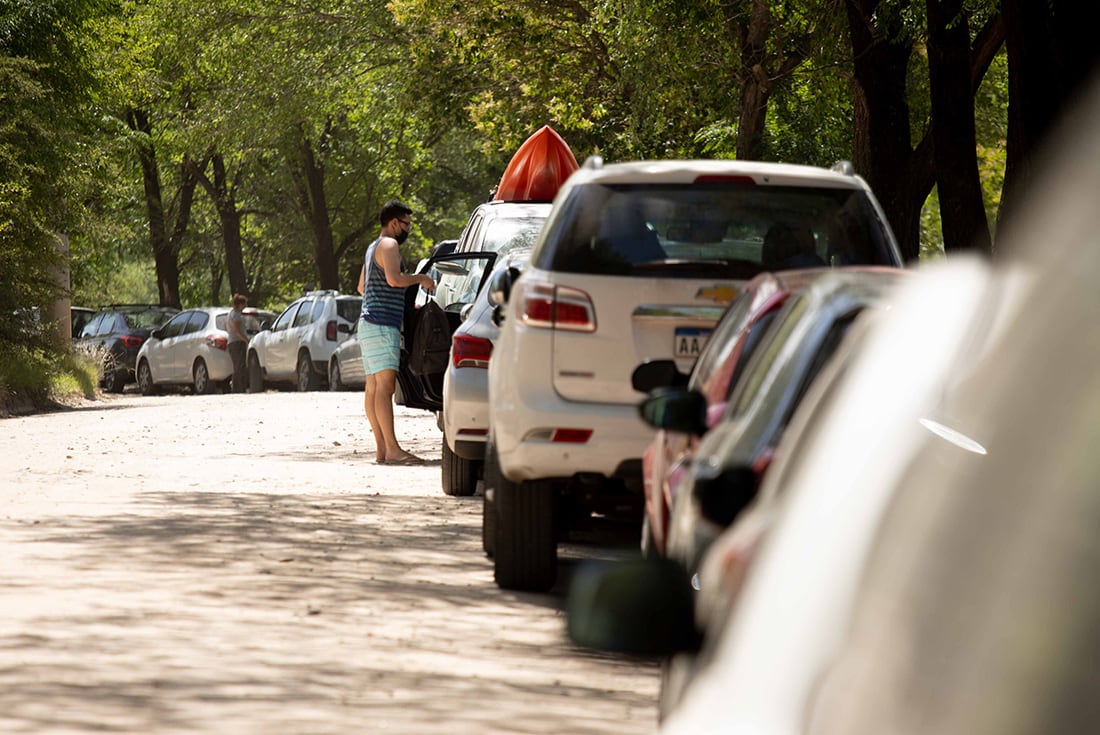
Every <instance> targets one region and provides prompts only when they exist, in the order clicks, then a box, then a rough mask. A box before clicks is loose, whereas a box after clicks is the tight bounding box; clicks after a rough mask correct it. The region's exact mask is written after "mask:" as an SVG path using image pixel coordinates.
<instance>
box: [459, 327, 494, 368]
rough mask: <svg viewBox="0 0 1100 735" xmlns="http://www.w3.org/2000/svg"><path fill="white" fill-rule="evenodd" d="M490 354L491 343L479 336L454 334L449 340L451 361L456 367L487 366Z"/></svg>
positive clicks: (491, 350)
mask: <svg viewBox="0 0 1100 735" xmlns="http://www.w3.org/2000/svg"><path fill="white" fill-rule="evenodd" d="M492 354H493V343H492V342H490V341H489V340H487V339H483V338H481V337H471V336H470V335H468V334H456V335H455V336H454V339H453V340H452V341H451V362H453V363H454V366H455V367H456V368H463V367H476V368H487V367H489V357H490V356H491V355H492Z"/></svg>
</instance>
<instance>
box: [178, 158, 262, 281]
mask: <svg viewBox="0 0 1100 735" xmlns="http://www.w3.org/2000/svg"><path fill="white" fill-rule="evenodd" d="M210 162H211V164H212V169H213V175H214V178H213V180H211V179H210V177H208V176H207V175H206V170H205V169H206V166H205V165H203V166H201V167H200V166H198V165H196V164H195V163H194V162H193V161H192V162H191V166H190V168H191V170H192V171H194V172H195V175H196V176H197V177H198V180H199V182H200V183H201V184H202V186H203V188H204V189H206V193H207V194H208V195H209V196H210V200H211V201H212V202H213V203H214V209H215V210H217V212H218V223H219V225H220V227H221V234H222V247H223V249H224V250H225V268H226V271H227V272H228V274H229V290H230V291H231V292H232V293H239V294H244V295H245V296H249V295H250V293H249V288H248V277H247V275H246V274H245V270H244V255H243V254H242V251H241V212H240V210H239V209H238V208H237V194H236V190H237V187H236V185H235V184H233V183H230V181H229V176H228V175H227V174H226V170H225V159H224V158H222V156H221V155H220V154H218V153H215V154H213V155H212V156H211V157H210ZM216 295H217V293H216V292H215V296H216Z"/></svg>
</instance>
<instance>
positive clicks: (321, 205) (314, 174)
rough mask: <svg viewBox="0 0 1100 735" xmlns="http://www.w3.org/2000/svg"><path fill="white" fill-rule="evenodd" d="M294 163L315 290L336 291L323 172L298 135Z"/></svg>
mask: <svg viewBox="0 0 1100 735" xmlns="http://www.w3.org/2000/svg"><path fill="white" fill-rule="evenodd" d="M298 154H299V155H298V164H299V167H300V170H301V179H300V182H301V189H302V191H301V194H302V196H303V200H304V201H303V204H304V205H305V207H306V217H307V219H308V221H309V226H310V229H311V231H312V232H313V247H314V258H315V260H316V262H317V276H318V278H319V279H320V281H319V288H322V289H334V290H335V289H339V287H340V279H339V273H338V269H337V267H336V251H335V248H334V239H333V235H332V222H331V220H330V219H329V212H328V201H327V199H326V197H325V170H324V166H323V165H322V164H321V163H319V162H318V161H317V157H316V156H315V155H314V152H313V146H312V145H311V144H310V142H309V140H307V139H306V138H305V136H302V137H300V138H299V141H298Z"/></svg>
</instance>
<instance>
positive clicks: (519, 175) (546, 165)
mask: <svg viewBox="0 0 1100 735" xmlns="http://www.w3.org/2000/svg"><path fill="white" fill-rule="evenodd" d="M578 168H579V166H578V165H577V159H576V158H575V157H574V156H573V151H572V150H570V149H569V145H568V144H567V143H566V142H565V141H564V140H563V139H562V137H561V136H560V135H558V134H557V133H556V132H554V129H553V128H551V127H550V126H549V125H543V126H542V127H541V128H539V129H538V130H537V131H535V132H534V133H532V135H531V137H529V138H528V139H527V140H525V141H523V145H521V146H520V147H519V149H518V150H517V151H516V153H515V155H513V156H512V160H511V161H510V162H509V163H508V168H506V169H504V175H503V176H501V177H500V183H499V184H497V190H496V193H495V194H494V195H493V199H495V200H498V201H505V202H549V201H551V200H553V198H554V195H555V194H557V193H558V189H559V188H560V187H561V185H562V184H563V183H564V182H565V180H566V179H568V178H569V174H571V173H573V172H574V171H576V170H577V169H578Z"/></svg>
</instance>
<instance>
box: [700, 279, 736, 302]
mask: <svg viewBox="0 0 1100 735" xmlns="http://www.w3.org/2000/svg"><path fill="white" fill-rule="evenodd" d="M736 296H737V289H736V288H734V287H733V286H724V285H722V284H715V285H713V286H711V287H710V288H707V287H703V288H701V289H699V290H698V291H696V292H695V298H697V299H710V300H711V301H715V302H717V303H719V304H728V303H729V302H731V301H733V300H734V298H736Z"/></svg>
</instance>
